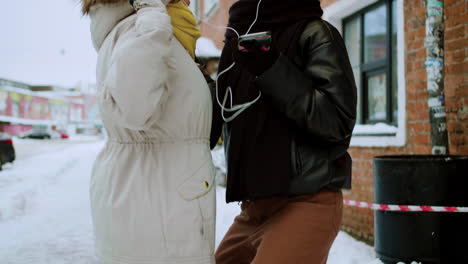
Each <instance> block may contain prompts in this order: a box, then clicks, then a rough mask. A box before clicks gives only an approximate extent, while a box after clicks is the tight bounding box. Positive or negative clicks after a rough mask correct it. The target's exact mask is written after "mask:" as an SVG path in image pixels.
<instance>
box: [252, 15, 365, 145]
mask: <svg viewBox="0 0 468 264" xmlns="http://www.w3.org/2000/svg"><path fill="white" fill-rule="evenodd" d="M303 36H304V38H305V39H304V40H305V41H304V46H303V47H302V50H303V54H302V56H303V58H302V59H301V61H303V62H304V67H303V69H301V68H299V66H298V65H296V64H295V63H294V62H293V61H292V60H290V59H289V58H287V57H285V56H280V57H279V59H278V60H277V61H276V62H275V64H274V65H273V66H272V67H271V68H270V69H269V70H267V71H266V72H265V73H264V74H262V75H260V76H259V77H258V79H257V80H256V83H257V85H258V87H259V89H260V90H261V91H262V92H263V93H264V94H265V95H266V97H268V99H270V101H271V103H272V104H273V105H274V107H276V108H277V110H279V111H280V112H282V113H284V114H285V115H286V116H287V117H288V118H290V119H292V120H293V121H294V122H295V123H296V124H297V126H298V127H299V129H300V130H303V132H305V133H306V134H308V135H310V136H312V137H316V139H318V140H324V141H326V142H329V143H336V142H341V141H343V140H346V139H349V137H351V134H352V131H353V128H354V124H355V120H356V100H357V98H356V85H355V81H354V76H353V72H352V68H351V65H350V62H349V58H348V54H347V52H346V48H345V45H344V41H343V39H342V38H341V36H340V34H339V32H338V31H337V30H336V29H335V28H333V27H332V26H331V25H329V24H328V23H326V22H325V21H322V20H319V21H314V22H312V23H310V24H309V26H308V27H307V28H306V30H305V31H304V34H303Z"/></svg>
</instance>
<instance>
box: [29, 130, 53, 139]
mask: <svg viewBox="0 0 468 264" xmlns="http://www.w3.org/2000/svg"><path fill="white" fill-rule="evenodd" d="M21 138H31V139H51V138H52V134H51V133H50V132H49V131H47V130H33V131H30V132H27V133H26V134H24V135H23V136H22V137H21Z"/></svg>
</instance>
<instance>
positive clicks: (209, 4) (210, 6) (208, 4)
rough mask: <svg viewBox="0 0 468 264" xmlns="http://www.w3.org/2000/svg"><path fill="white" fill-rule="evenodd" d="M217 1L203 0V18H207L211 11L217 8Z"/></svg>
mask: <svg viewBox="0 0 468 264" xmlns="http://www.w3.org/2000/svg"><path fill="white" fill-rule="evenodd" d="M218 1H219V0H204V2H203V4H204V13H205V16H209V15H210V14H211V13H212V12H213V10H214V9H215V8H216V7H217V6H218Z"/></svg>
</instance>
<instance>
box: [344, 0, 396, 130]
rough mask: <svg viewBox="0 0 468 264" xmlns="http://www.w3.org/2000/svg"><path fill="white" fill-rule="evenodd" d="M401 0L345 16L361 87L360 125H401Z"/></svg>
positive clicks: (348, 42) (346, 35)
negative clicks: (398, 10) (399, 109)
mask: <svg viewBox="0 0 468 264" xmlns="http://www.w3.org/2000/svg"><path fill="white" fill-rule="evenodd" d="M396 4H397V0H382V1H378V2H377V3H375V4H372V5H370V6H367V7H366V8H364V9H362V10H359V11H358V12H356V13H354V14H352V15H351V16H348V17H346V18H344V19H343V21H342V27H343V29H342V32H343V35H344V39H345V43H346V47H347V49H348V53H349V56H350V61H351V64H352V67H353V71H354V75H355V79H356V84H357V87H358V109H357V110H358V111H357V113H358V120H357V123H358V124H362V125H369V124H377V123H379V124H381V123H384V124H387V125H389V126H397V125H398V116H399V115H398V63H397V62H398V60H397V54H398V45H397V44H398V34H397V16H396V14H397V9H396V7H397V5H396Z"/></svg>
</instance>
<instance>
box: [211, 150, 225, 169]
mask: <svg viewBox="0 0 468 264" xmlns="http://www.w3.org/2000/svg"><path fill="white" fill-rule="evenodd" d="M211 156H212V157H213V164H214V165H215V167H216V169H218V170H220V171H221V172H222V173H224V174H226V173H227V169H226V168H227V167H226V157H225V156H224V148H223V147H222V146H217V147H216V148H215V149H213V151H211Z"/></svg>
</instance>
